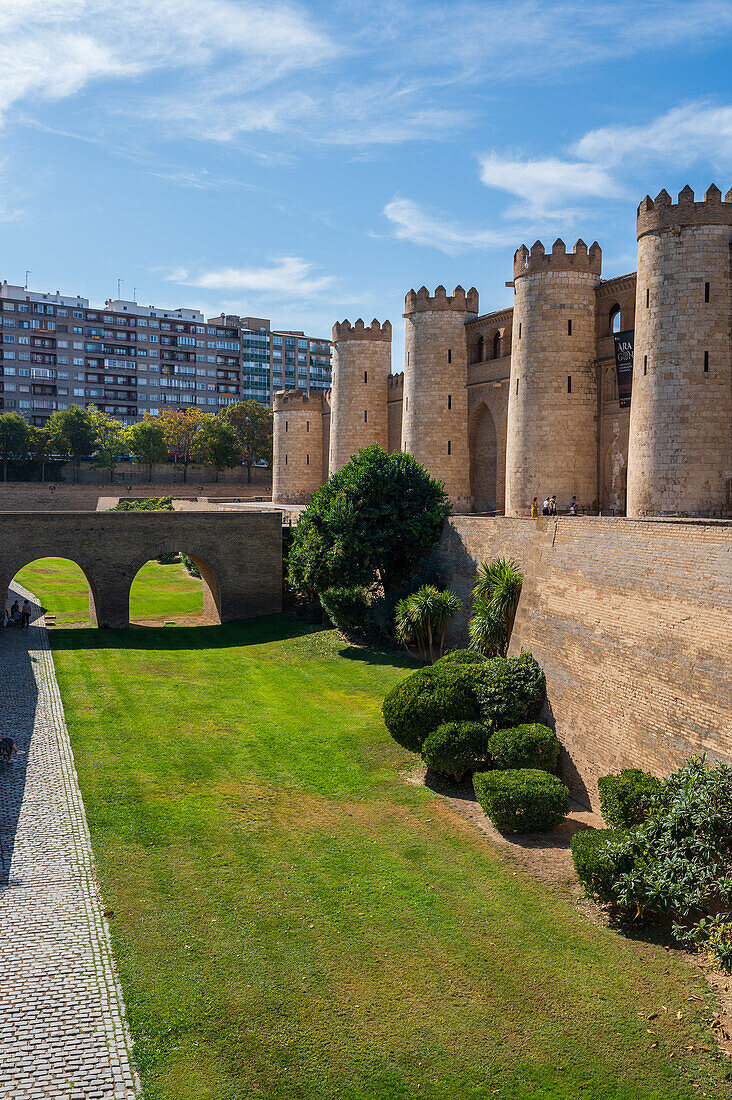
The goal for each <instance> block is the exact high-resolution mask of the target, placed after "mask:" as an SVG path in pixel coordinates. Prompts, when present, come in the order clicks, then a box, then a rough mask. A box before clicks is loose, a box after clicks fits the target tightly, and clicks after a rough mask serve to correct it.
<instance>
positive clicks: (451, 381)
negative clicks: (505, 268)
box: [402, 286, 478, 512]
mask: <svg viewBox="0 0 732 1100" xmlns="http://www.w3.org/2000/svg"><path fill="white" fill-rule="evenodd" d="M477 313H478V291H477V290H476V289H475V287H472V288H471V289H470V290H469V291H468V292H467V294H466V293H465V291H464V290H463V288H462V287H461V286H457V287H455V291H454V293H453V295H452V296H451V297H448V295H447V292H446V290H445V288H444V286H438V287H437V288H436V290H435V293H434V297H432V296H430V293H429V291H428V290H427V288H426V287H424V286H423V287H421V289H420V290H418V291H417V292H416V293H415V292H414V291H413V290H410V291H409V293H408V294H407V296H406V299H405V302H404V316H405V318H406V322H407V325H406V337H405V357H404V404H403V406H402V450H404V451H409V453H410V454H412V455H414V457H415V458H416V459H417V461H418V462H421V463H422V465H423V466H425V467H426V468H427V469H428V470H429V472H430V473H431V474H432V476H433V477H436V478H439V479H440V481H443V482H444V483H445V489H446V490H447V493H448V495H449V497H450V500H451V501H452V509H453V511H454V512H469V511H470V510H471V507H472V500H471V496H470V456H469V453H468V391H467V388H466V387H467V381H468V349H467V338H466V334H465V322H466V321H469V320H471V319H472V318H473V317H475V316H476V315H477Z"/></svg>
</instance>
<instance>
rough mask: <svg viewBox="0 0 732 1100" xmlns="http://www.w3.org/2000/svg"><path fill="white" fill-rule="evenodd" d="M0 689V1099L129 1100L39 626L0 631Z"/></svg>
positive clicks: (119, 1009) (129, 1079)
mask: <svg viewBox="0 0 732 1100" xmlns="http://www.w3.org/2000/svg"><path fill="white" fill-rule="evenodd" d="M17 595H19V596H20V599H21V602H22V600H23V598H24V596H25V595H26V593H25V590H24V589H22V588H20V587H19V586H18V585H14V587H13V589H11V593H10V596H11V602H12V600H13V599H14V598H15V597H16V596H17ZM30 598H31V601H32V602H34V601H33V597H30ZM34 614H36V615H37V614H38V609H37V607H36V606H34ZM0 685H1V688H2V690H1V692H0V734H2V735H5V734H6V733H7V734H9V735H11V736H12V737H13V738H14V739H15V741H16V743H17V745H18V748H19V750H21V752H22V753H23V755H19V756H18V757H17V758H16V760H15V763H14V764H13V765H12V766H8V765H3V764H0V944H2V948H1V949H0V1098H2V1100H5V1098H10V1097H12V1098H13V1100H31V1098H32V1100H40V1098H44V1100H45V1098H46V1097H53V1098H54V1100H72V1098H73V1100H77V1098H78V1100H82V1098H83V1100H97V1098H99V1100H133V1098H134V1097H136V1096H137V1095H138V1091H137V1088H138V1086H137V1082H136V1079H135V1077H134V1075H133V1073H132V1070H131V1068H130V1061H129V1056H128V1051H129V1036H128V1034H127V1029H126V1026H125V1023H124V1017H123V1004H122V994H121V991H120V988H119V984H118V981H117V976H116V972H115V968H114V962H113V959H112V952H111V946H110V940H109V932H108V929H107V925H106V922H105V920H104V917H103V915H102V908H101V902H100V898H99V893H98V890H97V885H96V878H95V873H94V861H93V857H92V852H91V845H90V841H89V831H88V829H87V824H86V816H85V814H84V806H83V803H82V800H81V793H80V791H79V784H78V780H77V776H76V770H75V768H74V760H73V756H72V753H71V745H70V743H69V735H68V732H67V729H66V723H65V721H64V712H63V707H62V705H61V697H60V695H59V691H58V685H57V683H56V675H55V671H54V667H53V660H52V658H51V652H50V649H49V645H48V634H47V632H46V627H45V624H44V621H43V618H37V619H36V620H35V623H34V625H32V626H31V628H30V630H28V631H20V630H3V631H2V634H1V635H0Z"/></svg>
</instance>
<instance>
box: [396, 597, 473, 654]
mask: <svg viewBox="0 0 732 1100" xmlns="http://www.w3.org/2000/svg"><path fill="white" fill-rule="evenodd" d="M459 610H460V600H459V599H458V597H457V596H456V595H455V593H454V592H450V591H449V590H446V591H443V592H441V591H440V590H439V589H438V588H435V587H434V585H431V584H424V585H422V587H421V588H419V589H417V591H416V592H412V593H411V594H410V595H409V596H405V597H404V599H402V600H400V601H399V603H398V604H397V606H396V610H395V612H394V622H395V626H396V636H397V638H398V639H399V641H400V642H403V643H404V645H405V646H406V648H407V649H409V646H410V645H414V646H416V647H417V652H418V653H419V656H420V657H421V658H422V660H423V661H424V662H425V664H430V665H432V664H434V663H435V661H436V660H438V658H439V657H441V656H442V651H443V648H444V645H445V635H446V633H447V628H448V626H449V624H450V622H451V621H452V620H453V619H454V618H455V616H456V615H457V613H458V611H459ZM438 643H439V647H438Z"/></svg>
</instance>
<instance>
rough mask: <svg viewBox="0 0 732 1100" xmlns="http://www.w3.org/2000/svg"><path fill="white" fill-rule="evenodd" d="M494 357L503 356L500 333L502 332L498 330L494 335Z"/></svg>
mask: <svg viewBox="0 0 732 1100" xmlns="http://www.w3.org/2000/svg"><path fill="white" fill-rule="evenodd" d="M493 358H494V359H500V358H501V334H500V332H497V333H496V335H495V336H494V337H493Z"/></svg>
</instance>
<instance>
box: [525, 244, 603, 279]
mask: <svg viewBox="0 0 732 1100" xmlns="http://www.w3.org/2000/svg"><path fill="white" fill-rule="evenodd" d="M545 271H583V272H584V271H586V272H589V273H591V274H592V275H597V276H598V277H599V276H600V275H601V274H602V249H601V248H600V246H599V244H598V243H597V241H594V242H593V243H592V244H591V245H590V247H589V249H588V247H587V245H586V244H585V242H584V241H583V240H582V238H580V239H579V240H578V241H577V242H576V244H575V246H574V248H573V249H572V251H571V252H567V246H566V244H565V243H564V241H563V240H562V238H561V237H558V238H557V239H556V241H555V242H554V244H553V245H552V250H551V252H547V251H546V249H545V248H544V245H543V244H542V243H541V241H535V242H534V244H533V245H532V246H531V249H530V250H529V249H528V248H527V247H526V245H525V244H522V245H521V247H520V248H517V249H516V251H515V252H514V254H513V277H514V279H520V278H521V276H522V275H534V274H536V273H540V272H545Z"/></svg>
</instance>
